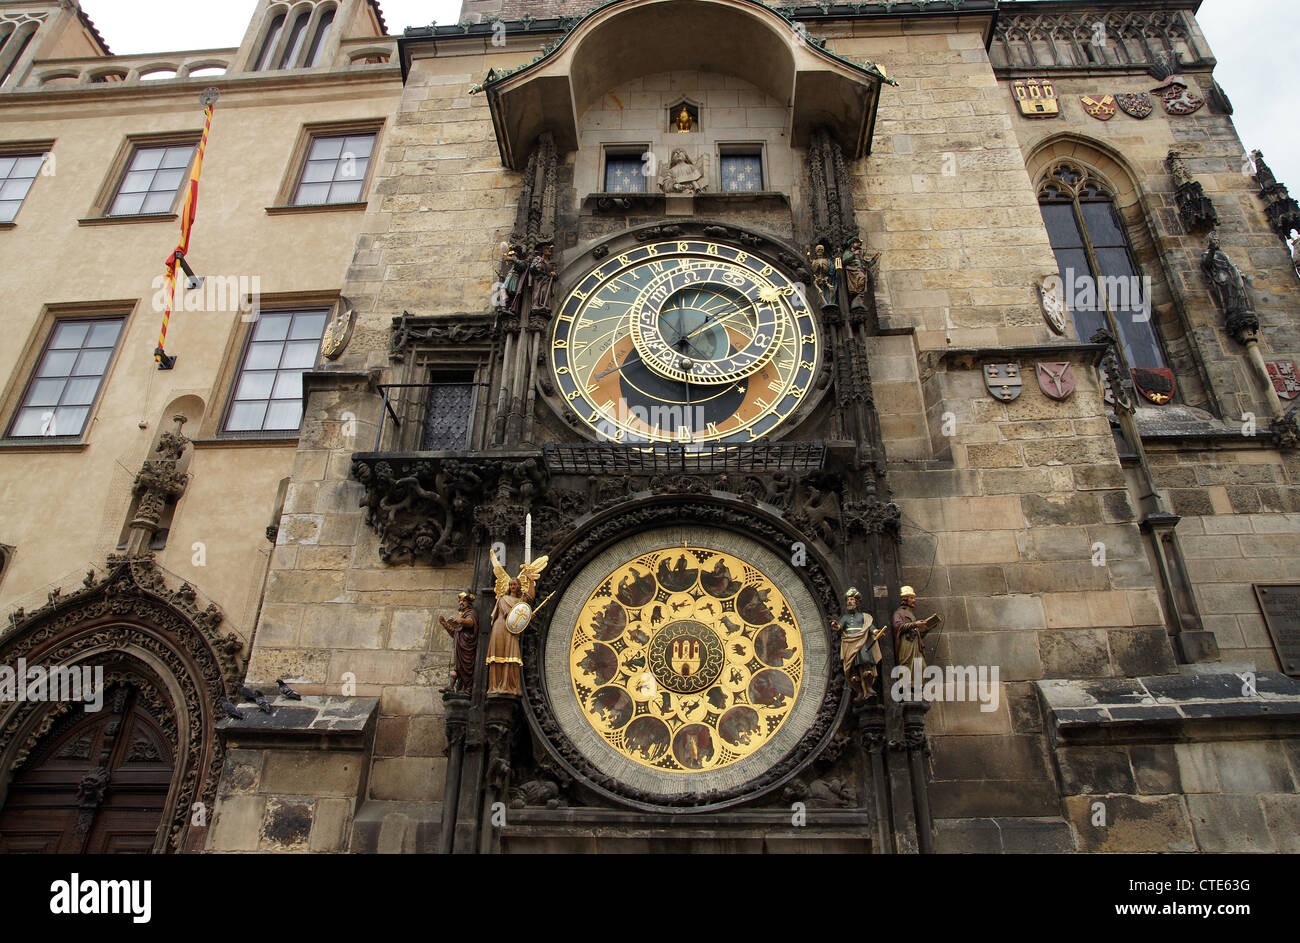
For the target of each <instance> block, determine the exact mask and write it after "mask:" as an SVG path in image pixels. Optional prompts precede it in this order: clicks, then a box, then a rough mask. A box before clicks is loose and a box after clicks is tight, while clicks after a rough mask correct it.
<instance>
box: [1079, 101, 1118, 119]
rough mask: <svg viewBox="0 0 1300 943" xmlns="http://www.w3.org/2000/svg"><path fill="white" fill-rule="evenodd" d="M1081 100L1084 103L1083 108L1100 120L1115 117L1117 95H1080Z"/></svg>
mask: <svg viewBox="0 0 1300 943" xmlns="http://www.w3.org/2000/svg"><path fill="white" fill-rule="evenodd" d="M1079 101H1081V102H1082V103H1083V110H1084V111H1086V112H1087V113H1088V114H1090V115H1092V116H1093V117H1094V118H1096V119H1097V120H1098V121H1109V120H1110V119H1111V118H1114V117H1115V96H1114V95H1103V96H1102V97H1101V98H1092V97H1090V96H1088V95H1080V96H1079Z"/></svg>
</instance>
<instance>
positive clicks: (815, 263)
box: [808, 243, 840, 308]
mask: <svg viewBox="0 0 1300 943" xmlns="http://www.w3.org/2000/svg"><path fill="white" fill-rule="evenodd" d="M808 259H809V262H810V263H811V266H812V276H813V288H815V289H816V290H817V297H818V299H819V300H820V301H821V305H822V307H823V308H839V306H840V302H839V294H838V290H839V278H838V276H839V273H838V272H837V271H836V269H835V266H834V265H833V264H832V263H831V260H830V259H829V258H827V257H826V247H825V246H824V245H821V244H820V243H818V244H817V245H816V246H814V247H813V248H812V251H811V252H810V253H809V254H808Z"/></svg>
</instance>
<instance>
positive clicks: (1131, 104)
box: [1115, 92, 1155, 121]
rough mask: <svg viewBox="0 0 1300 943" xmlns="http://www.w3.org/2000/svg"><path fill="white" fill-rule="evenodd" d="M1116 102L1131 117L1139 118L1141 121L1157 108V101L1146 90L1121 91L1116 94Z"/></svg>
mask: <svg viewBox="0 0 1300 943" xmlns="http://www.w3.org/2000/svg"><path fill="white" fill-rule="evenodd" d="M1115 104H1117V105H1119V107H1120V110H1121V111H1123V112H1124V114H1126V115H1129V116H1130V117H1133V118H1137V119H1138V120H1139V121H1141V120H1142V119H1143V118H1145V117H1146V116H1147V115H1149V114H1151V111H1152V110H1153V109H1154V108H1155V102H1153V101H1152V100H1151V96H1150V95H1148V94H1147V93H1146V92H1135V93H1130V92H1120V93H1119V94H1118V95H1116V96H1115Z"/></svg>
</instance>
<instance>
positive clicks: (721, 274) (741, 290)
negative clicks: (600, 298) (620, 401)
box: [630, 259, 788, 386]
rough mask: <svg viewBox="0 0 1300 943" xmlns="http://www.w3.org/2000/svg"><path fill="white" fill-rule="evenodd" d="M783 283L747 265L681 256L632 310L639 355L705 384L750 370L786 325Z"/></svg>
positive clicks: (674, 376)
mask: <svg viewBox="0 0 1300 943" xmlns="http://www.w3.org/2000/svg"><path fill="white" fill-rule="evenodd" d="M780 291H781V290H780V289H778V288H776V287H775V286H774V285H772V284H771V283H770V282H767V281H766V280H761V281H760V280H759V279H758V278H756V277H754V276H753V275H752V274H751V273H749V272H747V271H745V270H744V269H742V268H737V269H724V270H719V269H718V268H716V266H715V265H714V264H713V263H711V262H709V261H707V260H699V259H694V260H692V259H687V260H683V261H682V262H681V264H679V265H677V266H676V267H674V268H672V269H670V270H668V271H666V272H664V273H663V274H662V275H658V276H656V277H655V278H654V279H653V280H652V281H651V282H650V284H649V286H647V287H646V288H645V290H644V291H642V293H641V295H640V297H638V298H637V303H636V305H635V306H634V307H633V309H632V311H631V324H630V328H631V332H632V340H633V343H634V344H635V345H636V349H637V352H638V353H639V354H640V356H641V362H642V363H644V364H645V365H646V366H647V367H649V368H650V369H651V370H653V371H654V372H655V373H658V374H659V375H660V376H664V377H667V378H669V379H671V380H681V381H690V382H692V383H699V384H703V385H706V386H708V385H716V384H723V383H733V382H735V381H736V380H739V379H741V378H743V377H747V376H749V375H750V374H751V373H754V372H756V371H757V370H758V369H760V368H761V367H762V366H763V364H765V363H766V362H767V361H768V360H769V359H770V358H771V356H772V353H773V351H774V350H775V349H776V345H777V343H778V342H779V341H780V340H781V334H782V333H783V332H784V329H785V327H786V323H787V321H788V319H787V318H785V317H782V312H781V311H780V308H779V306H780V304H781V299H782V297H783V296H782V295H781V294H780Z"/></svg>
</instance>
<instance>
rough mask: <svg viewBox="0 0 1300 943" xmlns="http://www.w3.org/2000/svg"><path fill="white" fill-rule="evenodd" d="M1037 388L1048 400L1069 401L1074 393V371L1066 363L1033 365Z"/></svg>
mask: <svg viewBox="0 0 1300 943" xmlns="http://www.w3.org/2000/svg"><path fill="white" fill-rule="evenodd" d="M1034 372H1035V373H1036V374H1037V375H1038V388H1039V389H1040V390H1042V391H1043V395H1044V396H1046V397H1047V398H1048V399H1054V400H1064V399H1069V398H1070V394H1071V393H1073V392H1074V369H1073V368H1072V367H1071V366H1070V364H1069V363H1068V362H1056V363H1051V362H1040V363H1038V364H1036V365H1035V370H1034Z"/></svg>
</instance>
